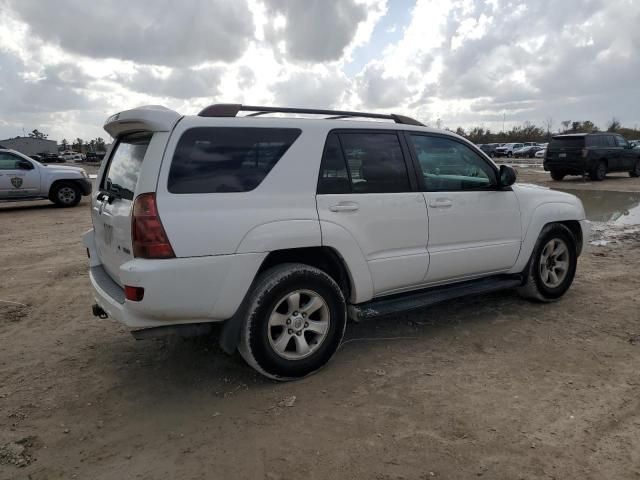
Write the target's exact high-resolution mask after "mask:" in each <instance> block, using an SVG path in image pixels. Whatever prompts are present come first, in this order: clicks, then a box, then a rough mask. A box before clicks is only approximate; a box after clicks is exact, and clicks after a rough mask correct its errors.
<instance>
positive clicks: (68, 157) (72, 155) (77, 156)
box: [60, 152, 83, 163]
mask: <svg viewBox="0 0 640 480" xmlns="http://www.w3.org/2000/svg"><path fill="white" fill-rule="evenodd" d="M60 157H61V158H62V159H64V160H65V161H67V162H74V163H80V162H82V161H83V156H82V154H81V153H76V152H64V153H63V154H62V155H60Z"/></svg>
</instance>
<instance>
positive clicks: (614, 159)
mask: <svg viewBox="0 0 640 480" xmlns="http://www.w3.org/2000/svg"><path fill="white" fill-rule="evenodd" d="M544 169H545V170H547V171H549V172H551V178H553V179H554V180H562V179H563V178H564V177H565V175H585V174H587V173H588V174H589V176H590V177H591V179H592V180H604V177H605V176H606V175H607V172H629V175H631V176H632V177H640V152H638V151H637V150H634V149H632V148H631V145H630V144H629V143H628V142H627V141H626V140H625V139H624V138H623V137H622V135H618V134H617V133H574V134H568V135H556V136H555V137H553V138H552V139H551V142H550V143H549V146H548V147H547V153H546V155H545V158H544Z"/></svg>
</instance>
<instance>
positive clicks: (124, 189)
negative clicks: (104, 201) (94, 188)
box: [100, 133, 151, 200]
mask: <svg viewBox="0 0 640 480" xmlns="http://www.w3.org/2000/svg"><path fill="white" fill-rule="evenodd" d="M150 140H151V134H150V133H136V134H130V135H125V136H123V137H121V138H119V139H118V144H117V146H116V148H115V150H114V151H113V153H112V154H111V160H110V162H109V166H108V167H107V171H106V173H105V175H104V179H103V181H102V185H101V186H100V188H101V190H104V191H106V192H108V193H111V194H114V195H116V196H118V197H121V198H126V199H129V200H133V195H134V192H135V189H136V184H137V183H138V176H139V175H140V168H141V167H142V160H143V159H144V155H145V153H146V152H147V147H148V146H149V141H150Z"/></svg>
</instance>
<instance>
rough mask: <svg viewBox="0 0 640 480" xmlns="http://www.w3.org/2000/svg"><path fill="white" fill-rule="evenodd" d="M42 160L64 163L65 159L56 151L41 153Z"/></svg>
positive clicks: (42, 161)
mask: <svg viewBox="0 0 640 480" xmlns="http://www.w3.org/2000/svg"><path fill="white" fill-rule="evenodd" d="M40 162H41V163H64V159H62V158H60V157H59V156H58V155H56V154H55V153H48V152H47V153H41V154H40Z"/></svg>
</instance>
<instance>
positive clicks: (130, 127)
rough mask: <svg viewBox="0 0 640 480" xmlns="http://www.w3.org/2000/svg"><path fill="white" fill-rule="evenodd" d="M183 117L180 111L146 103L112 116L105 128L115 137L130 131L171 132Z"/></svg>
mask: <svg viewBox="0 0 640 480" xmlns="http://www.w3.org/2000/svg"><path fill="white" fill-rule="evenodd" d="M181 118H182V115H180V114H179V113H178V112H176V111H174V110H170V109H168V108H166V107H163V106H161V105H145V106H143V107H138V108H134V109H132V110H125V111H124V112H120V113H116V114H115V115H112V116H110V117H109V118H107V121H106V122H104V129H105V130H106V131H107V133H108V134H109V135H111V136H112V137H113V138H116V137H117V136H118V135H122V134H124V133H130V132H140V131H148V132H170V131H171V130H173V127H174V126H175V124H176V123H177V122H178V120H180V119H181Z"/></svg>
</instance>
